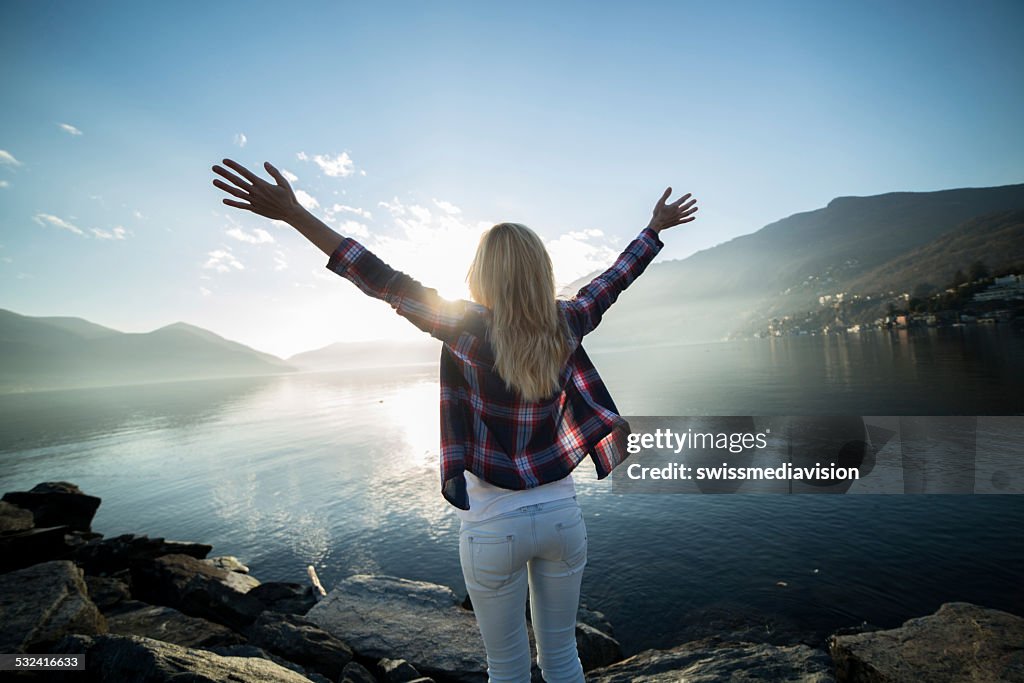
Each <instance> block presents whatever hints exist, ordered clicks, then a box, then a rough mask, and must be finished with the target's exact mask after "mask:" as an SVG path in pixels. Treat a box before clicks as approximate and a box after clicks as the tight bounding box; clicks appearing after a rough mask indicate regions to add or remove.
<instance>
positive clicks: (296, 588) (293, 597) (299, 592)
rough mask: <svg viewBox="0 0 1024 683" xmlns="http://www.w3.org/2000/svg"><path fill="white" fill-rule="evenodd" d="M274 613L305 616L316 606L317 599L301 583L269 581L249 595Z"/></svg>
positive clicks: (251, 591) (307, 587)
mask: <svg viewBox="0 0 1024 683" xmlns="http://www.w3.org/2000/svg"><path fill="white" fill-rule="evenodd" d="M248 594H249V595H251V596H252V597H254V598H256V599H257V600H259V601H260V602H262V603H263V605H264V606H265V607H266V608H267V609H269V610H273V611H274V612H285V613H287V614H305V613H306V612H308V611H309V609H310V608H311V607H312V606H313V605H315V604H316V598H315V597H314V596H313V592H312V591H311V590H310V589H309V586H305V585H303V584H301V583H288V582H284V581H267V582H265V583H261V584H260V585H258V586H256V587H255V588H253V589H252V590H250V591H249V593H248Z"/></svg>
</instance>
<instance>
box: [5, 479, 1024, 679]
mask: <svg viewBox="0 0 1024 683" xmlns="http://www.w3.org/2000/svg"><path fill="white" fill-rule="evenodd" d="M3 498H4V502H3V503H0V523H2V526H0V549H2V551H3V552H2V553H0V557H2V558H3V559H2V560H0V586H2V587H3V588H2V590H0V645H2V646H0V650H2V651H4V652H10V653H14V652H19V653H46V654H63V655H66V656H70V655H76V654H82V655H85V664H86V669H87V670H90V671H92V672H93V673H92V674H87V675H86V676H87V678H86V680H103V679H104V678H110V677H120V678H125V679H126V680H165V678H168V679H169V678H170V677H171V676H173V675H175V674H180V673H183V672H188V673H190V674H191V675H195V676H198V677H199V678H198V679H197V680H207V678H204V676H206V677H208V678H209V679H210V680H219V679H222V678H224V677H226V676H234V677H235V678H237V679H238V680H254V681H255V680H270V681H273V680H280V681H303V680H312V681H317V683H321V682H322V681H324V680H327V681H343V682H348V683H357V682H358V683H371V682H373V681H418V682H419V683H426V682H427V681H431V680H433V681H438V682H442V681H458V682H462V681H467V682H474V681H483V680H486V674H485V671H486V661H485V659H484V657H483V654H484V653H483V645H482V643H481V642H480V639H479V633H478V632H477V630H476V622H475V618H474V617H473V615H472V612H471V611H470V610H471V605H469V604H468V598H467V599H462V598H460V596H457V595H456V594H455V593H454V592H453V591H452V590H451V589H450V588H448V587H446V586H441V585H437V584H430V583H425V582H421V581H410V580H408V579H403V578H398V577H389V576H382V575H354V576H349V577H346V578H345V579H343V580H341V581H340V582H338V584H337V585H336V586H329V588H330V591H329V592H326V591H323V590H322V589H321V590H316V586H317V584H318V581H316V580H315V572H312V567H310V568H309V570H310V571H311V572H312V573H310V574H309V576H308V579H307V578H306V577H303V582H302V583H299V582H298V581H295V582H281V581H278V582H261V581H259V580H258V579H257V578H255V577H253V576H251V575H250V574H249V568H248V567H246V566H245V565H244V564H243V563H242V562H241V561H239V560H238V558H235V557H231V556H212V557H211V556H210V553H211V551H212V550H213V548H212V546H210V545H207V544H203V543H194V542H179V541H166V540H164V539H162V538H149V537H147V536H137V535H134V534H124V535H121V536H118V537H114V538H104V537H103V535H102V534H99V533H96V532H93V531H92V530H91V521H92V518H93V516H94V515H95V513H96V510H97V508H98V507H99V505H100V499H99V498H96V497H94V496H89V495H87V494H85V493H83V492H82V491H80V490H79V489H78V487H77V486H75V485H74V484H69V483H66V482H47V483H43V484H39V485H37V486H36V487H34V488H33V489H32V490H31V491H22V492H8V493H6V494H4V497H3ZM303 573H304V572H302V571H301V570H297V571H296V578H298V577H299V576H301V575H302V574H303ZM309 579H313V582H312V583H310V581H309ZM54 591H57V593H56V594H57V597H56V598H55V597H54V595H55V593H54ZM55 599H56V600H57V601H58V602H59V603H60V609H58V610H54V609H53V605H52V602H53V600H55ZM597 607H600V606H597ZM359 615H362V616H359ZM719 616H721V615H719ZM734 616H735V615H734ZM709 618H710V615H709ZM724 622H726V623H723V622H719V623H718V624H717V625H716V628H717V629H722V630H719V631H716V632H715V633H714V634H713V635H710V636H704V637H701V638H698V639H696V640H691V641H688V642H683V643H679V644H677V645H675V646H673V647H671V648H666V649H661V650H651V649H644V650H642V651H639V652H637V653H636V654H633V655H632V656H630V657H628V658H625V657H624V656H623V653H622V649H621V646H620V645H619V643H618V641H617V640H616V639H615V636H614V627H613V625H612V624H611V623H609V621H608V620H607V618H606V617H605V615H604V614H602V613H601V612H600V611H595V610H592V609H588V608H587V607H583V608H581V610H580V613H579V616H578V623H577V630H576V637H577V643H578V646H579V652H580V658H581V661H583V662H584V668H585V671H586V672H587V680H588V681H594V682H600V683H619V682H620V681H622V682H624V681H628V680H644V679H645V677H648V676H653V675H659V676H660V675H662V674H665V675H668V676H669V677H668V678H651V679H650V680H682V678H679V679H673V678H671V676H672V675H675V673H677V674H678V675H679V676H683V675H686V676H690V677H692V680H696V681H701V680H708V681H711V680H727V679H728V677H729V676H731V674H730V672H744V673H745V674H748V675H749V674H751V673H754V674H757V672H761V674H760V675H763V676H764V677H763V678H758V677H757V675H755V678H754V679H753V680H773V679H776V678H784V679H785V680H796V681H807V682H814V683H825V682H827V681H840V682H846V681H849V682H859V681H888V680H893V681H897V680H912V679H910V678H905V677H900V676H901V675H896V674H893V675H896V677H887V676H888V674H886V675H885V676H882V677H878V675H877V674H878V672H879V671H882V672H883V673H884V672H885V671H889V670H891V671H893V672H896V673H897V674H898V672H899V671H900V670H903V671H906V670H908V667H910V669H909V670H910V671H913V672H914V674H913V675H914V677H916V679H921V680H925V679H926V680H935V681H941V680H950V681H953V680H961V679H960V678H955V677H954V678H942V677H941V675H940V674H941V671H940V670H939V669H935V671H932V672H929V671H928V670H927V667H929V666H932V667H942V670H945V671H947V672H948V671H954V672H957V673H956V675H957V676H961V675H963V676H967V675H968V674H969V675H970V676H974V678H973V679H972V680H987V679H986V678H985V676H989V677H990V679H991V680H1021V681H1024V618H1021V617H1020V616H1015V615H1012V614H1009V613H1007V612H1002V611H999V610H993V609H989V608H984V607H979V606H977V605H971V604H969V603H947V604H944V605H943V606H942V607H941V608H940V609H939V610H938V611H937V612H936V613H935V614H933V615H929V616H922V617H920V618H916V619H911V620H909V621H907V622H906V623H905V624H904V625H903V626H901V627H899V628H896V629H888V630H881V629H875V628H872V627H869V626H867V625H866V624H861V625H859V626H851V627H849V628H846V629H840V630H839V631H837V632H835V633H833V634H832V635H831V637H830V638H829V642H828V646H827V647H813V646H812V645H809V644H808V643H806V642H793V643H781V644H780V643H775V644H772V643H768V642H764V640H763V639H755V638H751V637H750V636H751V635H752V634H751V633H750V631H749V630H748V631H746V632H744V631H743V630H742V629H737V628H736V626H737V624H736V623H733V624H731V625H729V624H728V623H727V622H728V619H725V620H724ZM970 624H973V626H972V627H971V628H973V629H974V631H973V632H972V634H968V635H967V636H965V635H964V633H963V629H964V628H965V625H970ZM730 626H731V627H730ZM979 632H980V633H981V635H980V636H979ZM970 651H973V652H975V653H978V652H987V653H990V654H991V657H989V658H987V659H986V658H980V657H978V656H969V654H970ZM154 667H155V669H154ZM694 667H696V668H694ZM922 667H924V668H922ZM979 667H980V668H979ZM993 667H996V668H993ZM535 668H536V667H535ZM154 670H155V671H157V674H154V673H153V672H154ZM246 672H248V673H246ZM673 672H675V673H673ZM769 672H771V673H769ZM935 672H938V674H936V673H935ZM43 673H44V672H37V673H32V672H20V673H19V675H20V676H22V679H23V680H62V679H59V678H57V679H55V678H53V677H52V675H50V674H52V672H45V674H47V676H45V677H44V676H43ZM535 673H537V672H535ZM783 674H784V676H783ZM933 674H935V675H933ZM65 675H66V676H68V678H67V680H72V678H71V677H73V676H76V673H71V672H68V673H66V674H65ZM77 675H80V672H78V674H77ZM154 675H156V676H157V677H155V678H154V677H153V676H154ZM538 675H539V674H538ZM936 675H938V676H939V677H936ZM88 676H92V678H88ZM700 676H704V677H703V678H701V677H700ZM709 676H710V677H709ZM979 676H980V677H979ZM74 680H77V681H80V680H83V679H82V678H81V677H79V678H74ZM537 680H539V678H538V679H537ZM687 680H690V678H687Z"/></svg>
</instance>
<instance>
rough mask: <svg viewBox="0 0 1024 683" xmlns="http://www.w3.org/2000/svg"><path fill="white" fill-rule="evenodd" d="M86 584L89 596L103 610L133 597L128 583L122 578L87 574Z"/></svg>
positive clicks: (107, 610) (106, 610)
mask: <svg viewBox="0 0 1024 683" xmlns="http://www.w3.org/2000/svg"><path fill="white" fill-rule="evenodd" d="M85 585H86V586H88V588H89V598H90V599H91V600H92V601H93V603H94V604H95V605H96V607H98V608H99V610H100V611H101V612H109V611H110V610H111V609H113V608H114V607H116V606H117V605H119V604H121V603H122V602H124V601H125V600H128V599H130V598H131V592H130V591H129V589H128V583H127V582H126V581H122V580H121V579H115V578H113V577H106V576H86V577H85Z"/></svg>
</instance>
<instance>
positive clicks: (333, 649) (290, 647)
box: [246, 612, 418, 680]
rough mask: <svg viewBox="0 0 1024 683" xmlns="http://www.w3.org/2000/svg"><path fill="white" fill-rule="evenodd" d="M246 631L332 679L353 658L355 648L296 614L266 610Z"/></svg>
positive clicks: (251, 637)
mask: <svg viewBox="0 0 1024 683" xmlns="http://www.w3.org/2000/svg"><path fill="white" fill-rule="evenodd" d="M246 635H248V637H249V641H250V642H251V643H252V644H253V645H258V646H259V647H261V648H263V649H265V650H268V651H269V652H273V653H275V654H277V655H280V656H281V657H284V658H285V659H287V660H288V661H290V662H295V663H296V664H299V665H300V666H302V667H304V668H305V669H307V670H310V671H316V672H318V673H320V674H323V675H324V676H326V677H327V678H330V679H331V680H337V679H338V678H339V677H340V676H341V672H342V670H343V669H344V668H345V665H346V664H348V663H349V662H351V661H352V649H351V648H349V646H348V645H346V644H345V643H344V642H342V641H341V640H339V639H338V638H336V637H334V636H333V635H331V634H330V633H328V632H327V631H325V630H323V629H322V628H320V627H319V626H317V625H316V624H314V623H313V622H311V621H308V620H307V619H304V618H303V617H300V616H296V615H294V614H281V613H279V612H264V613H263V614H261V615H260V616H259V618H258V619H257V620H256V622H255V623H254V624H253V625H252V626H251V627H250V628H249V630H248V631H247V632H246ZM417 675H418V674H417Z"/></svg>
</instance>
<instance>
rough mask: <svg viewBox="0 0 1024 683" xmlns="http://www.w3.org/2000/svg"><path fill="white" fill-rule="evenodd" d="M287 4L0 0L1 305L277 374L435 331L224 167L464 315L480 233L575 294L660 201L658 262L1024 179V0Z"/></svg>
mask: <svg viewBox="0 0 1024 683" xmlns="http://www.w3.org/2000/svg"><path fill="white" fill-rule="evenodd" d="M296 5H297V6H295V7H293V6H291V5H288V6H286V5H283V4H281V3H237V2H222V3H216V4H213V3H200V2H185V3H161V4H159V5H158V4H156V3H137V2H133V3H128V2H102V3H101V2H44V1H34V2H7V3H3V5H0V57H2V58H0V85H2V88H3V93H4V102H5V106H4V107H2V108H0V150H2V153H0V283H2V285H0V287H2V289H0V293H2V297H0V307H2V308H7V309H10V310H14V311H16V312H18V313H23V314H26V315H73V316H81V317H84V318H87V319H89V320H92V321H94V322H98V323H100V324H104V325H108V326H111V327H114V328H117V329H121V330H125V331H133V332H143V331H148V330H151V329H154V328H157V327H160V326H162V325H165V324H168V323H171V322H175V321H177V320H184V321H187V322H190V323H193V324H196V325H200V326H202V327H206V328H208V329H210V330H213V331H214V332H217V333H218V334H221V335H224V336H226V337H228V338H230V339H235V340H238V341H241V342H243V343H246V344H249V345H251V346H253V347H255V348H258V349H260V350H264V351H269V352H271V353H276V354H278V355H282V356H287V355H290V354H292V353H296V352H299V351H303V350H308V349H311V348H316V347H318V346H322V345H324V344H327V343H330V342H333V341H341V340H363V339H373V338H381V337H384V336H388V337H395V336H408V335H415V334H417V332H416V331H415V330H414V329H413V328H412V327H411V326H409V325H408V324H407V323H404V322H403V321H401V320H398V319H396V318H395V317H394V314H393V313H391V311H390V309H389V308H388V307H387V306H386V305H384V304H382V303H380V302H376V301H372V300H367V299H365V298H362V297H361V295H359V294H357V293H356V290H355V288H354V287H352V286H351V285H350V284H349V283H347V282H344V281H342V280H341V279H340V278H338V277H337V276H334V275H332V274H331V273H329V272H328V271H327V270H326V269H325V268H324V267H323V266H324V263H325V262H326V259H325V258H323V257H322V255H321V254H320V253H319V252H318V251H317V250H316V249H315V248H314V247H312V246H311V245H309V244H308V243H306V242H305V241H304V240H303V238H301V236H299V235H298V234H296V233H294V232H292V231H291V230H290V229H289V228H287V227H284V226H281V225H278V224H273V223H271V222H269V221H266V220H264V219H261V218H259V217H255V216H251V215H249V214H243V213H240V212H237V211H235V210H233V209H230V208H229V207H225V206H223V205H222V204H220V199H221V193H220V192H219V191H218V190H216V189H215V188H214V187H213V186H212V185H211V184H210V181H211V179H212V178H213V175H212V173H211V172H210V170H209V168H210V166H211V165H212V164H213V163H216V162H218V161H219V160H220V159H221V158H223V157H225V156H231V157H233V158H235V159H238V160H239V161H241V162H242V163H246V164H248V165H250V166H252V167H257V166H259V165H260V164H261V162H262V161H264V160H270V161H272V162H274V163H275V164H277V165H278V166H279V167H282V168H284V169H286V170H288V171H289V172H290V173H291V174H293V176H294V177H296V178H297V180H295V181H294V183H293V184H294V186H295V187H296V188H298V189H301V190H302V191H303V192H305V193H306V195H307V198H306V199H305V201H307V202H309V203H310V205H311V206H314V211H316V212H317V213H318V214H319V215H320V216H321V217H324V218H326V219H327V220H328V221H329V222H331V223H332V225H334V226H335V227H336V228H338V229H339V230H340V231H342V232H343V233H345V234H349V235H352V236H354V237H356V238H357V239H360V240H361V241H363V242H364V243H366V244H367V245H368V246H369V247H370V248H372V249H374V250H375V251H376V252H377V253H378V254H380V256H381V257H382V258H384V259H385V260H386V261H388V262H390V263H391V264H392V265H395V266H396V267H399V268H402V269H405V270H407V271H408V272H409V273H410V274H412V275H413V276H415V277H417V278H418V279H420V280H421V281H423V282H424V283H425V284H428V285H431V286H437V287H439V289H441V290H442V292H445V293H447V294H449V295H452V296H457V295H459V294H460V292H461V290H460V287H461V282H462V279H463V276H464V274H465V270H466V267H467V266H468V263H469V259H470V258H471V256H472V253H473V249H474V248H475V244H476V240H477V237H478V235H479V233H480V231H481V230H482V229H483V228H484V227H486V226H489V225H491V224H493V223H495V222H498V221H502V220H509V221H517V222H523V223H526V224H528V225H530V226H531V227H533V228H534V229H535V230H537V232H538V233H539V234H541V236H542V237H543V238H544V239H545V240H546V241H547V242H548V244H549V247H550V250H551V252H552V256H553V258H554V260H555V263H556V270H557V271H558V275H559V277H560V279H561V280H562V281H569V280H571V279H573V278H575V277H578V276H580V275H582V274H584V273H586V272H589V271H590V270H594V269H596V268H599V267H603V266H604V265H607V264H608V263H610V261H611V260H612V259H613V258H614V256H615V254H616V253H617V252H618V251H619V250H620V249H621V247H623V246H624V245H625V244H626V243H627V242H628V241H629V239H631V238H632V237H633V236H634V235H635V233H636V232H638V231H639V229H640V228H642V227H643V226H644V225H645V224H646V222H647V220H648V218H649V215H650V209H651V206H652V205H653V202H654V201H655V200H656V199H657V197H658V196H659V195H660V193H661V191H662V190H663V189H664V188H665V187H666V186H667V185H672V187H673V188H674V189H675V190H676V191H677V193H679V192H683V191H691V192H693V193H694V195H695V196H696V197H697V198H698V199H699V201H700V206H701V209H700V213H699V219H698V220H697V221H695V222H694V223H691V224H689V225H687V226H682V227H680V228H676V229H674V230H673V231H672V232H669V233H665V235H664V238H665V242H666V248H665V250H664V251H663V254H662V256H661V257H659V258H661V259H670V258H683V257H685V256H687V255H688V254H690V253H693V252H694V251H696V250H698V249H703V248H707V247H709V246H712V245H714V244H717V243H720V242H723V241H727V240H728V239H731V238H733V237H736V236H738V235H741V234H745V233H749V232H753V231H755V230H757V229H759V228H761V227H762V226H764V225H765V224H767V223H770V222H773V221H775V220H778V219H780V218H783V217H785V216H788V215H791V214H793V213H797V212H800V211H807V210H812V209H815V208H818V207H821V206H823V205H825V204H826V203H827V202H828V201H829V200H831V199H832V198H834V197H836V196H842V195H870V194H879V193H883V192H889V191H896V190H911V191H928V190H939V189H946V188H952V187H969V186H970V187H979V186H989V185H1005V184H1010V183H1019V182H1024V127H1022V126H1021V125H1020V121H1021V120H1024V42H1022V41H1020V40H1019V35H1018V34H1019V29H1020V27H1021V26H1024V3H1020V2H976V3H944V2H897V3H892V2H857V3H852V2H844V3H839V2H806V3H789V2H784V3H783V2H780V3H684V2H671V3H644V2H637V3H624V2H623V3H586V2H569V3H565V2H561V3H514V4H513V3H503V4H498V3H428V2H415V3H414V2H408V3H347V2H305V3H296ZM314 202H315V204H314ZM671 296H685V293H672V294H671Z"/></svg>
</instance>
